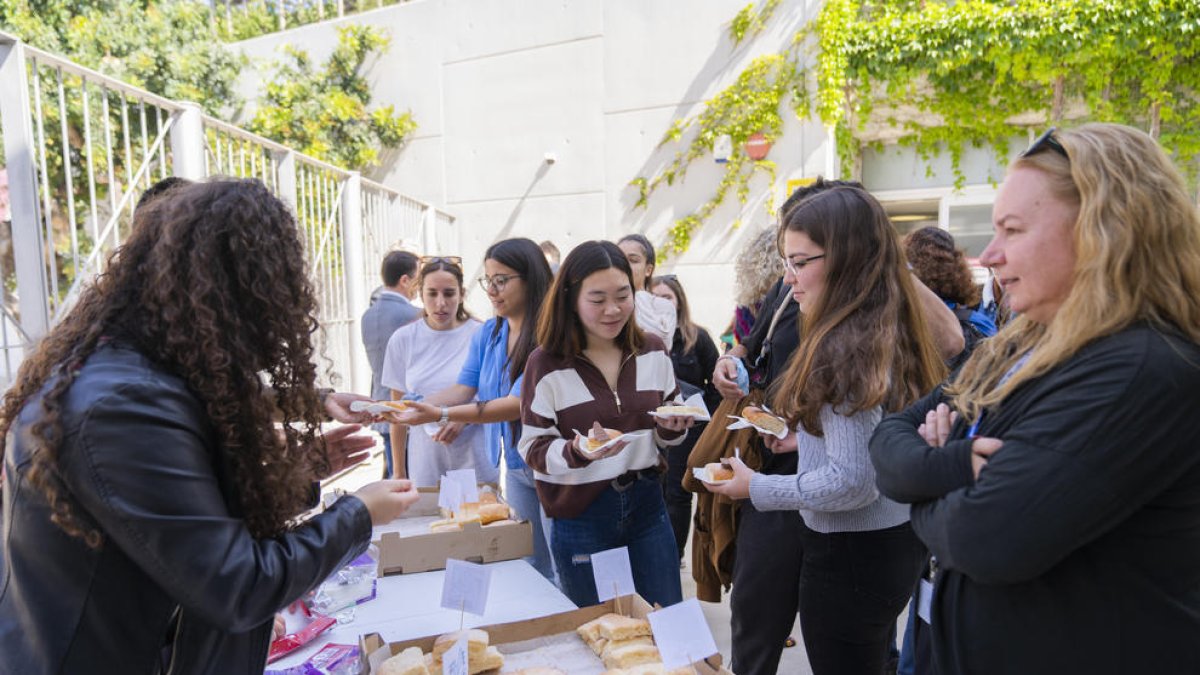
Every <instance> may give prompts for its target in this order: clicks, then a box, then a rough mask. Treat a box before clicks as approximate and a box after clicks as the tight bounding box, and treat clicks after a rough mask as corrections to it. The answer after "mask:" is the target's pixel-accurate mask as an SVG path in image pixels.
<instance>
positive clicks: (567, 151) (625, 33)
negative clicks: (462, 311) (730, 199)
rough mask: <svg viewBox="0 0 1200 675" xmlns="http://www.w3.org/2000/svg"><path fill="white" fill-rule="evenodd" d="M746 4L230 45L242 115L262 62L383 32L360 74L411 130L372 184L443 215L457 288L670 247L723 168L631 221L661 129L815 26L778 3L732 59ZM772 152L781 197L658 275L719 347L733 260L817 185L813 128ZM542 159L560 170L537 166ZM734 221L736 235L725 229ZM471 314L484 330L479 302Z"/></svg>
mask: <svg viewBox="0 0 1200 675" xmlns="http://www.w3.org/2000/svg"><path fill="white" fill-rule="evenodd" d="M745 4H746V0H691V1H688V2H680V1H679V0H606V1H601V0H416V1H415V2H411V3H408V4H404V5H399V6H394V7H387V8H383V9H379V10H374V11H371V12H366V13H363V14H359V15H356V16H353V17H348V18H346V19H342V20H339V21H333V22H327V23H324V24H320V25H313V26H307V27H302V28H298V29H295V30H291V31H287V32H285V33H280V34H275V35H269V36H264V37H261V38H258V39H255V40H251V41H247V42H243V43H240V44H238V45H236V47H237V48H238V49H240V50H242V51H243V52H244V53H246V54H247V55H249V56H250V57H251V58H252V61H253V62H254V63H255V64H256V65H255V68H256V69H257V71H256V70H251V71H249V72H247V74H246V75H245V76H244V78H243V81H242V91H243V94H244V95H245V96H246V97H247V98H253V92H254V91H255V89H256V88H257V86H258V81H259V78H260V77H261V75H260V72H261V69H262V67H263V65H265V62H267V61H268V60H270V59H272V58H277V57H276V49H277V48H278V47H279V46H280V45H281V44H284V43H289V44H292V45H296V46H300V47H303V48H305V49H308V50H309V52H310V54H311V55H312V56H313V57H314V58H316V59H321V58H323V57H324V56H325V55H327V54H328V53H329V51H330V49H331V48H332V46H333V44H334V42H335V39H336V37H335V34H334V32H333V30H332V28H331V27H332V26H336V25H338V24H340V23H351V22H353V23H362V24H370V25H374V26H379V27H381V28H384V29H385V30H386V31H387V32H388V34H389V35H390V36H391V38H392V46H391V49H390V51H389V52H388V53H387V54H386V55H385V56H383V57H382V58H380V59H379V60H378V61H377V62H376V63H373V64H369V77H370V80H371V83H372V86H373V89H374V96H375V102H376V103H377V104H383V105H386V104H394V105H396V106H397V107H398V108H399V109H410V110H412V112H413V114H414V116H415V117H416V120H417V122H418V123H419V124H420V128H419V129H418V131H417V133H416V134H415V136H414V137H413V139H412V140H411V141H410V142H409V143H408V144H407V146H406V147H405V148H404V149H402V150H401V151H398V152H393V153H389V155H388V156H387V157H385V161H384V162H383V163H382V165H381V166H380V167H378V169H377V170H374V171H373V172H370V173H369V176H370V177H371V178H374V179H375V180H379V181H381V182H383V183H385V184H387V185H389V186H392V187H394V188H396V189H398V190H401V191H403V192H405V193H407V194H411V195H413V196H415V197H417V198H420V199H423V200H426V201H429V202H432V203H434V204H437V205H438V206H441V207H443V208H445V209H447V210H449V211H450V212H452V213H454V214H455V215H456V216H457V217H458V218H459V222H460V223H461V224H462V249H463V250H462V251H453V252H452V251H443V253H460V254H462V255H463V256H464V257H465V259H466V261H467V267H468V270H467V272H468V274H469V275H472V276H474V275H477V274H478V272H479V269H480V267H481V264H482V260H481V257H482V254H483V251H484V249H485V248H486V247H487V246H488V244H490V243H491V242H492V241H494V240H496V239H499V238H504V237H511V236H527V237H530V238H532V239H534V240H535V241H538V240H542V239H551V240H553V241H555V242H556V243H557V244H558V246H559V248H560V249H562V250H563V252H564V254H565V253H566V251H567V250H568V249H569V248H570V247H571V246H573V245H574V244H576V243H578V242H581V241H585V240H588V239H597V238H607V239H616V238H618V237H620V236H621V235H623V234H625V233H629V232H641V233H644V234H646V235H647V236H648V237H649V238H650V239H651V241H655V242H660V241H663V240H664V238H665V234H666V232H667V229H668V228H669V227H670V225H671V223H672V222H673V221H674V220H675V219H677V218H680V217H683V216H685V215H687V214H688V213H690V212H691V211H693V210H694V209H695V208H696V207H698V206H699V205H701V204H703V203H704V202H705V201H706V200H707V198H708V197H709V195H711V194H712V192H713V191H714V190H715V188H716V185H717V182H718V181H719V178H720V175H721V168H720V166H719V165H717V164H715V163H713V162H711V161H708V160H700V161H699V162H697V163H696V164H695V165H694V166H693V167H692V168H691V170H690V171H689V173H688V175H687V178H686V180H685V181H684V182H683V183H682V184H676V185H675V186H673V187H670V188H665V189H662V190H660V191H659V192H658V193H656V194H655V195H654V197H653V198H652V199H651V201H650V204H649V207H648V208H646V209H636V210H635V209H634V202H635V200H636V192H635V190H633V189H631V188H629V187H628V183H629V181H630V180H632V179H633V178H635V177H637V176H639V175H641V176H649V175H652V172H654V171H655V170H656V169H659V168H661V167H663V166H665V165H666V163H667V162H668V161H669V160H670V158H671V157H672V155H673V154H674V152H675V150H676V148H675V147H669V148H665V149H657V147H656V146H657V145H658V141H659V139H660V138H661V137H662V135H663V133H664V131H665V130H666V129H667V128H668V126H669V125H670V124H671V122H672V121H673V120H675V119H677V118H679V117H681V116H685V115H688V114H692V113H695V112H697V111H698V110H699V106H700V104H701V103H702V102H703V101H704V100H705V99H707V98H708V97H711V96H712V95H713V94H715V93H716V92H718V91H719V90H720V89H721V88H723V87H724V86H727V85H728V84H729V83H730V82H731V81H732V80H733V78H735V77H736V76H737V74H738V73H739V72H740V70H741V69H742V67H743V66H744V65H745V64H746V63H747V62H748V61H749V60H750V59H752V58H754V57H756V56H758V55H761V54H764V53H769V52H774V51H778V50H779V49H781V48H782V47H783V46H784V45H786V44H787V43H788V42H789V41H790V40H791V39H792V36H793V34H794V33H795V31H796V30H797V29H798V28H800V27H801V26H803V25H804V24H805V23H806V22H807V21H808V19H809V18H811V16H813V15H814V13H815V12H816V10H817V8H818V7H819V2H818V1H817V0H783V2H781V3H780V5H779V7H778V9H777V10H776V12H775V16H774V18H773V19H772V21H771V22H770V24H769V25H768V27H767V30H766V31H764V33H762V34H761V35H759V36H758V37H757V38H755V39H753V40H751V41H750V42H749V44H746V43H744V44H743V45H742V46H740V47H737V48H735V47H734V46H733V45H732V43H731V42H730V41H729V38H728V34H727V33H728V24H729V21H730V19H732V18H733V17H734V15H735V14H736V13H737V12H738V10H739V9H741V8H742V7H743V6H745ZM786 132H787V133H786V142H782V143H779V144H777V145H776V146H775V148H773V149H772V150H771V154H770V156H769V159H771V160H773V161H775V162H777V163H778V165H779V171H778V180H777V183H776V184H775V185H768V184H767V182H766V180H765V179H762V178H759V179H756V182H755V183H754V192H753V194H752V197H751V199H750V202H749V203H748V204H747V205H746V207H744V208H743V207H740V206H739V205H737V204H736V202H735V203H732V204H726V205H725V206H723V207H721V208H720V209H719V210H718V211H717V213H716V214H715V217H714V218H713V219H712V221H711V222H710V223H709V224H708V226H707V227H705V228H704V229H703V230H702V231H700V232H698V233H697V234H696V235H694V237H693V244H692V248H691V250H690V251H688V252H687V253H686V254H684V255H682V256H677V257H674V258H672V260H671V261H670V262H669V263H667V264H666V265H665V266H664V267H663V269H662V270H661V271H663V272H673V273H675V274H678V275H679V277H680V279H681V281H682V282H683V284H684V286H685V287H686V289H687V291H688V293H689V296H690V297H691V299H692V305H693V316H694V317H696V319H697V320H698V322H700V323H701V324H703V325H705V326H706V327H708V328H709V329H710V330H711V331H713V333H714V335H715V334H716V333H717V332H719V331H720V330H722V329H723V328H724V327H725V325H726V324H727V323H728V321H729V319H730V318H731V316H732V311H733V294H734V275H733V259H734V256H735V254H736V252H737V251H738V250H739V248H740V246H741V245H742V243H743V242H744V241H745V240H746V239H747V238H748V237H750V236H752V235H753V234H755V233H757V232H758V231H759V230H760V229H761V228H763V227H766V226H768V224H769V222H770V218H769V217H768V214H767V212H766V209H765V208H764V205H765V203H766V202H767V200H768V197H769V195H770V194H771V193H772V192H773V193H774V201H775V204H776V205H778V204H779V203H780V202H781V201H782V199H783V198H784V194H783V192H784V189H785V185H786V181H787V180H788V179H789V178H798V177H803V176H815V175H817V174H818V173H826V174H827V175H828V173H829V167H831V166H834V163H833V161H832V157H831V156H830V155H829V153H830V152H831V151H832V150H831V148H832V146H831V144H830V143H829V142H828V140H827V137H826V134H825V132H824V130H823V129H822V127H821V125H820V124H819V123H814V122H812V121H806V122H804V123H802V122H801V121H799V120H795V119H790V120H788V122H787V129H786ZM546 153H554V155H556V157H557V161H556V162H555V163H553V164H547V163H546V162H545V161H544V159H543V158H544V156H545V154H546ZM738 219H740V220H741V221H742V222H743V225H742V227H740V228H738V229H737V230H731V228H730V227H729V224H730V223H732V222H734V221H735V220H738ZM468 300H469V303H470V305H471V307H472V308H473V309H475V310H476V311H479V312H480V313H481V314H483V315H487V314H488V309H487V305H486V300H485V298H484V297H483V295H482V293H481V292H480V291H479V290H478V289H477V288H476V289H475V290H473V291H470V292H469V295H468Z"/></svg>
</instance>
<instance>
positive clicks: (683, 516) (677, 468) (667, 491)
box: [663, 423, 706, 560]
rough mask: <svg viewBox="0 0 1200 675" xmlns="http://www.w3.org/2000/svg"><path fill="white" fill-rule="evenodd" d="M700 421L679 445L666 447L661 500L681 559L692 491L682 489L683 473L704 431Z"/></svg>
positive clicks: (689, 524) (688, 526)
mask: <svg viewBox="0 0 1200 675" xmlns="http://www.w3.org/2000/svg"><path fill="white" fill-rule="evenodd" d="M705 426H706V425H705V424H703V423H701V424H697V425H695V426H693V427H692V428H691V429H688V434H687V437H686V438H684V439H683V442H682V443H680V444H679V445H676V446H673V447H669V448H667V475H666V478H665V479H664V480H663V501H665V502H666V503H667V518H668V519H669V520H670V521H671V531H672V532H674V533H675V546H676V548H678V549H679V559H680V560H683V547H684V546H686V545H687V540H688V531H689V529H690V528H691V525H692V493H690V492H688V491H687V490H684V489H683V474H684V472H686V471H687V459H688V455H690V454H692V448H693V447H695V445H696V440H697V439H699V438H700V434H701V433H703V432H704V427H705Z"/></svg>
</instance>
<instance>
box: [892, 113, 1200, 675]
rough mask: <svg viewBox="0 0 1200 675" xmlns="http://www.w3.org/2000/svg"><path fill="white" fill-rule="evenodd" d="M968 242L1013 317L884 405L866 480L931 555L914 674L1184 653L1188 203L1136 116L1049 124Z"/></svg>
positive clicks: (1193, 221) (1077, 668)
mask: <svg viewBox="0 0 1200 675" xmlns="http://www.w3.org/2000/svg"><path fill="white" fill-rule="evenodd" d="M992 219H993V223H994V228H995V236H994V238H993V239H992V241H991V243H989V244H988V246H987V248H986V249H985V250H984V252H983V255H982V256H981V257H980V262H982V263H983V264H984V265H987V266H988V267H990V268H991V269H992V271H993V272H994V273H995V275H996V278H997V279H999V280H1000V283H1001V284H1002V285H1003V286H1004V292H1005V296H1006V297H1007V300H1008V303H1009V306H1010V307H1011V308H1012V310H1013V312H1015V313H1016V315H1017V316H1016V318H1014V319H1013V320H1012V321H1011V322H1010V323H1009V324H1008V325H1006V326H1005V327H1004V328H1003V329H1002V330H1001V331H1000V332H999V333H997V334H996V336H995V337H993V338H991V339H990V340H987V341H985V342H984V343H982V344H981V345H980V346H979V347H978V348H977V349H976V350H975V353H974V354H973V355H972V356H971V358H970V359H969V360H968V361H967V363H966V365H964V366H963V369H962V371H961V373H960V374H959V375H958V377H957V378H956V379H955V380H954V381H952V382H951V383H950V384H949V385H948V386H947V387H945V388H944V389H938V390H936V391H935V392H934V393H932V394H931V395H929V396H927V397H926V398H924V399H922V400H921V401H919V402H917V403H916V404H915V405H913V406H912V407H911V408H910V409H908V410H906V411H904V412H903V413H901V414H898V415H894V416H892V417H889V418H888V419H886V420H884V421H883V423H882V424H880V425H879V429H878V430H877V432H876V433H875V436H874V438H873V439H872V440H871V455H872V459H873V460H874V463H875V466H876V467H877V469H878V472H879V487H880V490H882V491H883V492H884V493H885V494H887V495H889V496H891V497H892V498H894V499H897V500H899V501H902V502H911V503H912V504H913V507H912V515H913V527H914V529H915V530H916V532H917V535H918V536H920V537H921V539H922V541H924V542H925V543H926V544H927V545H928V547H929V550H930V551H931V552H932V553H933V555H934V556H935V558H936V569H935V573H934V578H933V580H932V589H931V591H930V593H929V594H928V595H927V596H926V597H927V600H928V602H929V605H930V606H931V610H932V611H931V612H929V613H926V614H925V615H924V616H923V618H924V619H925V620H926V622H927V621H928V620H929V619H930V618H932V624H928V623H924V622H923V623H922V624H921V629H924V630H926V631H928V634H929V635H931V637H932V641H931V643H932V656H933V659H932V660H933V663H932V664H931V665H932V666H933V671H934V672H939V673H947V674H949V673H981V674H984V675H986V674H988V673H1018V672H1019V673H1066V672H1087V673H1113V674H1116V673H1132V672H1138V673H1194V672H1196V668H1197V664H1200V643H1198V642H1197V641H1196V639H1195V636H1196V635H1197V634H1200V497H1198V495H1200V453H1198V452H1197V448H1198V447H1200V416H1197V414H1196V411H1197V410H1198V409H1200V214H1198V213H1197V210H1196V205H1195V203H1193V202H1192V200H1191V197H1190V195H1189V194H1188V190H1187V187H1186V186H1185V183H1184V181H1183V178H1182V177H1181V176H1180V175H1179V172H1178V171H1177V170H1176V169H1175V168H1174V166H1172V164H1171V161H1170V159H1168V157H1167V155H1166V154H1165V153H1164V152H1163V151H1162V149H1161V148H1159V146H1158V144H1157V143H1156V142H1155V141H1154V140H1153V139H1152V138H1150V137H1149V136H1148V135H1146V134H1145V133H1144V132H1141V131H1139V130H1136V129H1132V128H1129V127H1124V126H1119V125H1113V124H1087V125H1084V126H1081V127H1079V128H1077V129H1071V130H1055V129H1051V130H1050V131H1049V132H1047V133H1046V134H1045V135H1043V136H1042V137H1041V138H1039V139H1038V140H1037V141H1035V142H1034V143H1033V145H1031V146H1030V147H1029V149H1028V150H1026V152H1025V153H1024V154H1023V155H1022V156H1021V157H1020V158H1018V159H1017V160H1016V161H1014V162H1013V163H1012V165H1011V166H1010V167H1009V171H1008V176H1007V177H1006V178H1005V180H1004V184H1003V185H1001V187H1000V190H999V192H998V193H997V196H996V203H995V206H994V209H993V214H992Z"/></svg>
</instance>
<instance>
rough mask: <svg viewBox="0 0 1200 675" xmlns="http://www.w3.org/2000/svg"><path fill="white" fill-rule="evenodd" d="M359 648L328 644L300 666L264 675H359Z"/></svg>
mask: <svg viewBox="0 0 1200 675" xmlns="http://www.w3.org/2000/svg"><path fill="white" fill-rule="evenodd" d="M358 671H359V663H358V647H356V646H354V645H335V644H328V645H325V646H324V647H322V648H321V651H319V652H317V653H316V654H313V655H312V658H310V659H309V660H307V661H305V662H304V663H302V664H300V665H298V666H292V667H291V668H284V669H283V670H268V671H266V672H264V673H263V675H358Z"/></svg>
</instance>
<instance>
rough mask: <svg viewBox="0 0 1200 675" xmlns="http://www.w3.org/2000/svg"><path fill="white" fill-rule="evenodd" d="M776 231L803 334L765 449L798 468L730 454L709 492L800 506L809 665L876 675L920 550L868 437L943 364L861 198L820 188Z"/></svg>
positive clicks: (928, 385) (892, 235) (779, 391)
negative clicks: (878, 480) (728, 474)
mask: <svg viewBox="0 0 1200 675" xmlns="http://www.w3.org/2000/svg"><path fill="white" fill-rule="evenodd" d="M782 228H783V232H782V237H781V240H782V249H783V254H784V259H785V261H786V262H785V265H786V267H787V270H788V275H789V276H790V277H791V291H792V298H793V300H794V301H795V303H796V306H797V307H798V309H799V311H800V314H801V317H802V324H801V325H802V330H801V337H800V343H799V345H798V346H797V348H796V351H795V353H794V354H793V355H792V357H791V359H790V361H789V363H788V366H787V369H786V371H785V372H784V374H783V376H782V379H781V381H780V382H778V383H777V384H778V386H777V387H775V388H774V389H773V390H772V391H771V393H770V394H769V398H770V401H771V407H772V408H773V409H774V411H775V412H777V413H779V414H780V415H782V416H783V417H785V418H786V420H787V422H788V425H789V426H790V427H791V429H792V430H793V432H792V433H791V434H790V435H788V436H787V437H786V438H784V439H778V438H774V437H772V438H770V440H769V441H767V443H766V444H767V447H768V448H769V449H770V450H771V451H772V452H773V453H776V454H779V453H796V462H797V471H796V473H795V474H792V475H768V474H761V473H757V472H755V471H752V470H750V469H749V468H747V467H746V466H745V464H743V463H742V462H741V461H739V460H738V459H733V460H731V464H732V466H733V469H734V478H733V480H732V481H730V482H729V483H726V484H724V485H713V486H709V488H708V489H709V490H711V491H713V492H716V493H718V494H723V495H726V496H727V497H730V498H733V499H746V498H747V497H748V498H749V499H750V501H751V503H752V504H753V506H754V508H755V509H756V510H757V511H785V512H792V513H795V512H797V511H798V512H799V515H800V518H801V521H802V522H801V523H800V524H799V525H798V526H797V527H798V533H799V541H798V549H799V554H800V564H799V566H798V567H799V579H798V601H799V613H800V624H801V632H802V634H803V637H804V644H805V648H806V651H807V652H808V657H809V662H810V664H811V665H812V669H813V672H814V673H816V674H817V675H824V674H826V673H882V672H883V670H884V666H885V664H886V662H887V660H888V651H889V649H888V648H889V646H890V645H889V640H890V639H891V638H892V635H893V631H894V629H895V624H896V617H897V616H898V615H899V614H900V612H901V611H902V610H903V609H904V605H905V602H906V601H907V599H908V597H909V594H910V593H911V590H912V587H913V584H914V583H915V582H916V579H917V575H918V573H919V572H920V568H921V565H922V564H923V562H924V559H925V549H924V547H923V546H922V545H921V543H920V541H918V540H917V538H916V535H914V534H913V531H912V527H911V526H910V525H909V523H908V507H907V506H906V505H903V504H899V503H896V502H894V501H892V500H890V499H887V498H886V497H883V496H881V495H880V494H879V491H878V490H877V489H876V488H875V472H874V470H873V469H872V467H871V461H870V457H869V454H868V452H867V441H868V440H869V439H870V437H871V432H872V431H873V430H874V428H875V426H876V425H877V424H878V423H879V420H880V419H881V418H882V416H883V414H884V413H885V412H892V411H897V410H901V409H903V408H904V407H905V406H906V405H909V404H911V403H912V402H913V401H916V400H917V399H918V398H919V397H920V396H921V395H922V394H924V393H926V392H928V391H930V390H932V389H933V387H935V386H936V385H937V383H938V382H939V381H940V380H941V378H942V377H943V375H944V373H945V369H944V367H943V365H942V362H941V357H940V356H939V354H938V351H937V349H936V347H935V345H934V342H933V338H932V334H931V333H930V331H929V328H928V327H927V326H926V323H925V319H924V316H923V311H922V308H921V301H920V296H919V295H918V293H917V290H916V287H915V286H914V284H913V281H912V276H911V274H910V273H909V272H908V270H907V268H906V264H905V260H904V253H903V251H902V249H901V247H900V241H899V237H898V236H897V234H896V231H895V229H894V228H893V227H892V225H891V222H890V221H889V220H888V218H887V215H886V214H885V213H884V211H883V207H882V206H880V205H879V202H877V201H875V199H874V198H873V197H871V195H870V194H868V193H867V192H866V191H864V190H862V189H861V188H858V187H851V186H837V187H833V188H829V189H827V190H824V191H823V192H820V193H819V194H816V195H813V196H811V197H809V198H807V199H805V200H803V201H801V202H800V203H799V204H797V205H795V206H794V207H793V208H792V209H791V210H790V211H788V212H786V213H785V214H784V216H783V223H782ZM789 543H790V542H789ZM739 553H740V551H739ZM763 592H764V594H766V593H772V592H774V593H778V592H779V590H778V589H775V590H773V591H772V590H771V589H769V588H767V589H763ZM735 667H736V665H735ZM739 672H742V671H739Z"/></svg>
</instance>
